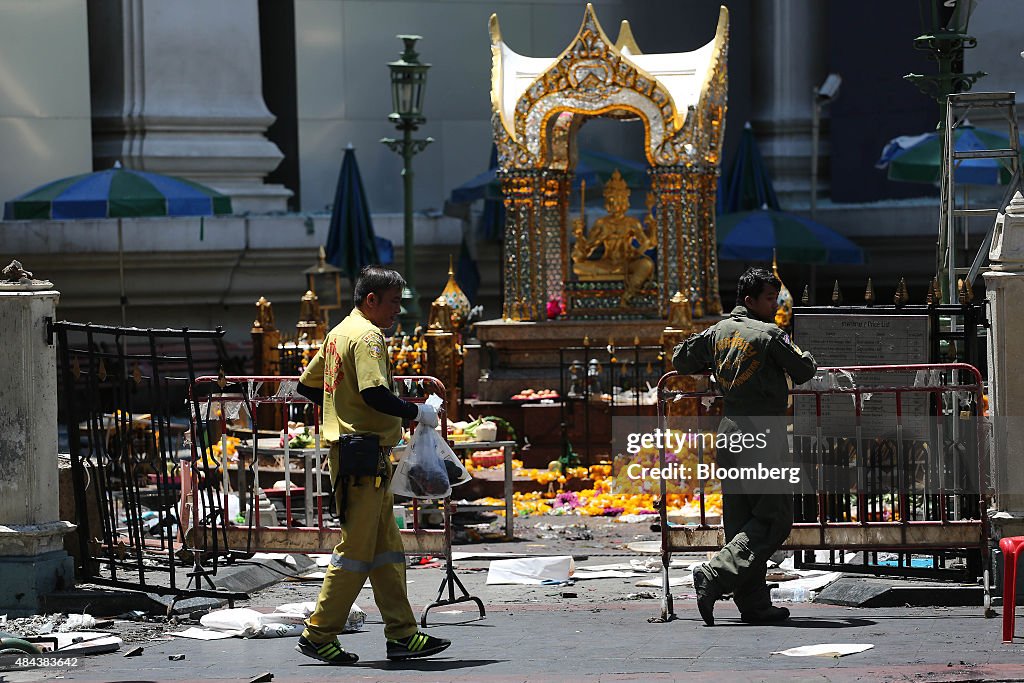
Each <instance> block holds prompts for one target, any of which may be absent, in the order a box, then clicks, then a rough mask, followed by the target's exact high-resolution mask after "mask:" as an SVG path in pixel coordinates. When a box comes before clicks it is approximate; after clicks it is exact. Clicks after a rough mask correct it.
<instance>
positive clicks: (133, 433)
mask: <svg viewBox="0 0 1024 683" xmlns="http://www.w3.org/2000/svg"><path fill="white" fill-rule="evenodd" d="M50 332H51V333H52V334H54V335H55V336H56V337H57V341H58V369H59V372H58V379H59V385H58V386H59V394H60V417H59V421H60V422H61V423H62V424H64V425H66V428H67V435H68V450H69V452H70V456H71V478H72V484H73V489H74V505H75V519H74V520H73V521H75V523H76V524H77V530H76V532H75V533H76V535H77V542H76V544H75V545H76V551H75V556H76V558H75V559H76V573H77V575H78V577H79V579H80V580H86V581H89V582H91V583H99V584H106V585H114V586H122V587H128V588H134V589H142V590H146V591H148V592H153V593H159V594H170V595H176V596H186V595H187V596H214V597H222V598H227V599H228V601H229V602H231V601H233V600H234V599H236V598H244V597H247V596H246V595H245V594H244V593H234V592H228V591H222V590H219V589H217V588H216V586H215V585H214V583H213V581H212V579H211V576H212V575H214V574H216V572H217V567H218V564H221V563H223V562H225V561H230V560H231V558H230V557H229V556H228V555H227V553H225V552H224V551H225V550H226V547H224V546H221V547H220V548H219V550H214V551H213V552H210V553H207V554H205V555H204V556H199V555H197V554H189V553H187V552H185V553H183V552H181V551H182V550H183V548H182V545H181V544H180V543H179V542H178V541H177V539H176V538H175V536H176V533H177V527H178V521H179V520H178V516H177V512H176V511H175V503H176V501H177V500H178V497H179V486H180V481H181V470H182V461H183V460H185V461H187V460H188V459H189V457H190V449H189V448H188V446H187V443H188V441H189V439H190V438H191V439H192V440H193V442H194V440H195V436H196V434H198V433H202V432H203V431H204V430H205V426H204V424H203V423H202V421H200V422H198V423H195V424H193V425H192V427H191V428H190V426H189V420H188V418H187V409H186V406H185V403H184V399H185V397H186V394H187V393H188V388H189V386H190V384H191V382H192V380H193V379H194V378H195V376H196V366H197V364H198V363H200V362H202V363H203V364H204V365H207V366H209V363H210V362H211V360H212V361H213V362H215V363H216V364H218V365H219V364H221V363H224V362H229V359H227V358H226V355H225V354H224V352H223V348H224V347H223V343H222V337H223V335H224V332H223V330H220V329H218V330H189V329H181V330H171V329H163V330H160V329H138V328H122V327H109V326H105V325H93V324H81V323H71V322H55V323H52V324H51V325H50Z"/></svg>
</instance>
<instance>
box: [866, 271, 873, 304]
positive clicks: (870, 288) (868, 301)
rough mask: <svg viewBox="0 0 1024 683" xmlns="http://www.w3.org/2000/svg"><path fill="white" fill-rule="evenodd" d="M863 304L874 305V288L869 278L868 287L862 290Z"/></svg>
mask: <svg viewBox="0 0 1024 683" xmlns="http://www.w3.org/2000/svg"><path fill="white" fill-rule="evenodd" d="M864 303H866V304H867V305H868V306H871V305H872V304H874V303H875V286H874V285H873V284H872V283H871V278H868V286H867V288H866V289H865V290H864Z"/></svg>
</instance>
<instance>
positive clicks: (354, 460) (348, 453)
mask: <svg viewBox="0 0 1024 683" xmlns="http://www.w3.org/2000/svg"><path fill="white" fill-rule="evenodd" d="M380 460H381V455H380V437H379V436H377V435H376V434H343V435H342V436H341V437H340V438H339V439H338V476H342V477H376V476H377V474H378V469H379V463H380Z"/></svg>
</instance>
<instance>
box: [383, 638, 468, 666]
mask: <svg viewBox="0 0 1024 683" xmlns="http://www.w3.org/2000/svg"><path fill="white" fill-rule="evenodd" d="M451 644H452V641H450V640H446V639H445V638H435V637H434V636H428V635H427V634H426V633H422V632H420V633H414V634H412V635H411V636H409V637H408V638H403V639H402V640H389V641H388V659H394V660H401V659H413V658H415V657H429V656H430V655H436V654H437V653H438V652H441V651H442V650H447V649H448V646H449V645H451Z"/></svg>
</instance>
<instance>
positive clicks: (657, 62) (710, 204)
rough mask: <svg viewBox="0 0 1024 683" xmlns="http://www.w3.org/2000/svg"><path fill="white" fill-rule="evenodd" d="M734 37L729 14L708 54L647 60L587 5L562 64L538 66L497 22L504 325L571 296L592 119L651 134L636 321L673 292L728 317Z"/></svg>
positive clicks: (495, 106)
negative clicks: (728, 150)
mask: <svg viewBox="0 0 1024 683" xmlns="http://www.w3.org/2000/svg"><path fill="white" fill-rule="evenodd" d="M728 27H729V14H728V10H727V9H726V8H725V7H722V8H721V11H720V13H719V20H718V28H717V31H716V34H715V37H714V39H713V40H711V41H710V42H709V43H707V44H706V45H704V46H703V47H701V48H699V49H697V50H694V51H692V52H680V53H672V54H651V55H646V54H643V53H642V52H641V50H640V49H639V47H638V46H637V43H636V41H635V39H634V38H633V35H632V31H631V30H630V28H629V23H628V22H626V21H623V22H622V26H621V28H620V30H619V38H618V40H617V41H615V42H614V43H613V42H612V41H611V40H610V39H609V38H608V36H607V35H606V34H605V32H604V30H603V29H602V28H601V25H600V24H599V23H598V21H597V17H596V16H595V14H594V10H593V7H592V6H591V5H589V4H588V5H587V8H586V11H585V13H584V17H583V23H582V25H581V27H580V30H579V32H578V33H577V35H576V37H575V38H574V39H573V40H572V42H571V43H570V44H569V46H568V47H567V48H566V49H565V50H564V51H563V52H562V54H561V55H559V56H557V57H554V58H538V57H525V56H523V55H520V54H517V53H516V52H514V51H512V50H511V49H509V47H508V46H507V45H505V43H504V41H503V40H502V38H501V31H500V28H499V26H498V18H497V15H492V17H491V21H490V32H491V54H492V70H491V104H492V111H493V113H492V124H493V129H494V139H495V143H496V145H497V148H498V157H499V159H498V161H499V166H500V170H501V174H502V187H503V192H504V195H505V206H506V209H507V219H508V220H507V221H506V234H505V263H504V268H505V292H504V293H505V311H504V317H506V318H511V319H515V320H539V319H542V317H543V312H544V308H545V303H546V302H547V301H548V300H550V299H552V298H555V297H558V296H565V294H566V289H567V288H568V287H569V284H568V283H570V280H571V271H570V267H569V251H570V249H569V244H568V230H567V227H568V226H567V222H568V202H569V190H570V188H571V184H572V169H573V168H574V166H575V136H576V132H577V130H578V129H579V126H580V124H581V123H582V122H583V121H584V120H585V119H587V118H588V117H594V116H605V117H612V118H619V119H639V120H640V121H642V122H643V124H644V140H645V141H644V147H645V148H644V153H645V155H646V157H647V161H648V163H649V164H650V166H651V168H650V169H649V171H648V172H649V173H650V176H651V188H652V192H653V194H654V196H655V209H654V212H653V214H652V215H653V217H654V219H655V224H656V226H657V231H658V235H657V240H656V241H657V244H658V249H657V251H658V254H657V273H656V274H655V276H654V280H653V281H652V282H651V283H650V284H651V286H652V289H651V292H652V300H651V301H650V302H649V305H648V306H647V309H646V310H641V309H644V306H643V304H640V305H638V308H637V310H635V311H633V313H634V314H641V315H647V316H649V317H653V316H655V315H656V316H661V317H663V316H664V315H666V314H667V311H668V303H669V299H670V297H671V296H672V294H673V293H674V292H676V291H683V292H684V293H688V296H689V297H690V300H691V302H693V303H696V302H697V300H698V299H699V300H702V301H703V303H704V307H705V309H706V310H708V312H711V313H718V312H720V311H721V303H720V301H719V296H718V281H717V280H718V276H717V271H718V267H717V256H716V252H715V232H714V202H715V191H716V186H717V180H716V178H717V174H718V164H719V159H720V149H721V144H722V137H723V133H724V129H725V125H724V124H725V110H726V89H727V80H726V75H727V74H726V55H727V49H728V30H729V29H728ZM566 298H567V299H569V300H571V297H566ZM595 301H596V299H595ZM570 308H571V307H570ZM609 310H610V309H607V310H606V309H602V305H600V304H598V305H597V306H591V307H590V311H591V312H592V313H593V314H594V315H593V316H591V317H615V316H614V314H611V313H609ZM602 312H603V314H602ZM578 313H579V315H580V317H587V314H586V312H585V311H579V312H578ZM570 314H572V311H570Z"/></svg>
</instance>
